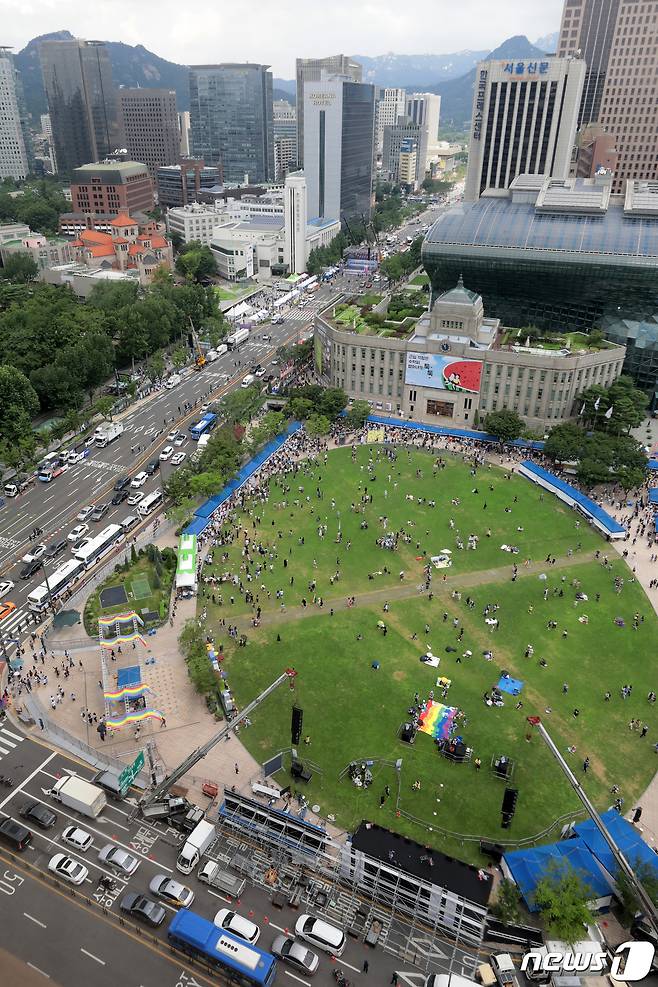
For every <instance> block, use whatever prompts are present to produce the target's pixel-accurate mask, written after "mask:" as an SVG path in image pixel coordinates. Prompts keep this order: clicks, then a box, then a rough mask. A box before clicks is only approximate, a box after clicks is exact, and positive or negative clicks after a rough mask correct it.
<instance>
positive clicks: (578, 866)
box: [503, 837, 612, 912]
mask: <svg viewBox="0 0 658 987" xmlns="http://www.w3.org/2000/svg"><path fill="white" fill-rule="evenodd" d="M569 869H573V870H575V871H576V873H577V874H578V876H579V877H580V878H581V880H582V881H583V883H584V884H586V885H587V886H588V888H589V889H590V890H591V897H590V901H592V902H594V903H595V905H596V906H597V907H599V908H602V907H604V906H605V905H608V904H609V903H610V898H611V896H612V888H611V886H610V883H609V882H608V881H607V880H606V878H605V877H604V875H603V872H602V871H601V868H600V867H599V865H598V863H597V861H596V860H595V859H594V857H593V856H592V854H591V853H590V851H589V849H588V848H587V845H586V844H585V842H584V841H583V840H582V839H580V838H579V837H577V838H576V839H573V840H563V841H562V842H561V843H551V844H549V845H548V846H536V847H530V848H528V849H527V850H513V851H512V852H511V853H506V854H505V856H504V857H503V872H504V873H505V876H506V877H511V878H512V879H513V880H514V881H515V882H516V885H517V887H518V889H519V891H520V892H521V895H522V897H523V900H524V902H525V903H526V905H527V907H528V909H529V911H531V912H537V911H539V909H538V907H537V905H536V904H535V900H534V894H535V890H536V888H537V885H538V884H539V882H540V881H541V880H542V878H544V877H548V876H550V875H551V874H555V875H557V876H560V875H561V874H562V873H567V872H568V871H569Z"/></svg>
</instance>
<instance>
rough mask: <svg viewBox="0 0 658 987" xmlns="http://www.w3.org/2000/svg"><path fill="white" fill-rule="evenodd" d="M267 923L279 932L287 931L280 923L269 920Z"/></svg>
mask: <svg viewBox="0 0 658 987" xmlns="http://www.w3.org/2000/svg"><path fill="white" fill-rule="evenodd" d="M267 924H268V925H269V926H271V927H272V928H273V929H276V930H277V932H284V933H285V932H286V930H285V929H282V928H281V926H280V925H275V924H274V922H268V923H267ZM286 934H287V933H286Z"/></svg>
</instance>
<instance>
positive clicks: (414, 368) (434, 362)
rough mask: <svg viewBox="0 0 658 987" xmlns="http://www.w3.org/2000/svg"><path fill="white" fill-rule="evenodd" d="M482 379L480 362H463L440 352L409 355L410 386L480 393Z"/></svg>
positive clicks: (408, 378)
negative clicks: (440, 354) (441, 354)
mask: <svg viewBox="0 0 658 987" xmlns="http://www.w3.org/2000/svg"><path fill="white" fill-rule="evenodd" d="M481 379H482V363H481V361H480V360H460V359H457V358H455V357H454V356H439V355H438V354H437V353H414V352H409V353H407V366H406V373H405V378H404V380H405V383H406V384H411V385H412V386H416V387H434V388H436V389H437V390H441V391H462V392H466V393H469V394H479V392H480V382H481Z"/></svg>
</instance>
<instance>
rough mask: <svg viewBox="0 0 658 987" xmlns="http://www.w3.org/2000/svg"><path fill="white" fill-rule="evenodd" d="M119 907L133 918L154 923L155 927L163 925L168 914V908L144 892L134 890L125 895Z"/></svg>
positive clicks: (149, 923)
mask: <svg viewBox="0 0 658 987" xmlns="http://www.w3.org/2000/svg"><path fill="white" fill-rule="evenodd" d="M119 908H120V909H121V911H122V912H125V913H126V914H127V915H130V916H131V917H132V918H139V919H141V920H142V922H146V923H147V925H152V926H153V928H154V929H157V927H158V926H159V925H162V923H163V922H164V920H165V918H166V916H167V910H166V909H165V908H163V906H162V905H159V904H158V903H157V901H153V899H152V898H147V897H146V895H144V894H135V892H134V891H129V892H128V894H125V895H124V896H123V898H122V899H121V901H120V902H119Z"/></svg>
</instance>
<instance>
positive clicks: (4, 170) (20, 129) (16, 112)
mask: <svg viewBox="0 0 658 987" xmlns="http://www.w3.org/2000/svg"><path fill="white" fill-rule="evenodd" d="M29 170H30V163H29V155H28V147H27V146H26V135H25V130H24V117H23V114H22V110H21V90H20V84H19V80H18V73H17V71H16V68H15V66H14V56H13V55H12V53H11V51H10V50H9V48H0V178H27V175H28V173H29Z"/></svg>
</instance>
